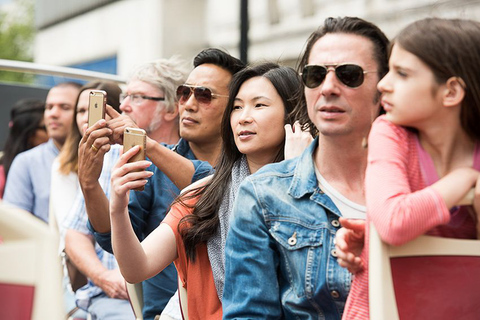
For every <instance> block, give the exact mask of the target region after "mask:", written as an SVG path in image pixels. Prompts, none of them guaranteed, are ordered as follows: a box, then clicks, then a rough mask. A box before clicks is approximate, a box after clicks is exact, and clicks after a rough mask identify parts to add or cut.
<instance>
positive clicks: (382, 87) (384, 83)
mask: <svg viewBox="0 0 480 320" xmlns="http://www.w3.org/2000/svg"><path fill="white" fill-rule="evenodd" d="M389 74H390V72H389V73H387V74H386V75H385V76H384V77H383V78H382V79H381V80H380V81H379V82H378V84H377V89H378V91H380V92H387V91H392V86H391V84H390V82H389V79H390V78H389Z"/></svg>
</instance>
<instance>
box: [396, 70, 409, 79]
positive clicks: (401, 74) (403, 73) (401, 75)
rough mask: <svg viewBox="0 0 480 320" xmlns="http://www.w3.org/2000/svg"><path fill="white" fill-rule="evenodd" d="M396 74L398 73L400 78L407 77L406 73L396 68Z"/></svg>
mask: <svg viewBox="0 0 480 320" xmlns="http://www.w3.org/2000/svg"><path fill="white" fill-rule="evenodd" d="M397 75H399V76H400V77H401V78H406V77H408V74H407V73H406V72H405V71H403V70H397Z"/></svg>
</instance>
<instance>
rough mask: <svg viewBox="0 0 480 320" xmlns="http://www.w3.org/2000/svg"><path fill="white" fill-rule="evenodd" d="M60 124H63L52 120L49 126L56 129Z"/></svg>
mask: <svg viewBox="0 0 480 320" xmlns="http://www.w3.org/2000/svg"><path fill="white" fill-rule="evenodd" d="M60 126H61V125H60V123H58V122H50V123H49V124H47V127H48V128H50V129H56V128H59V127H60Z"/></svg>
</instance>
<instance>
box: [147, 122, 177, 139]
mask: <svg viewBox="0 0 480 320" xmlns="http://www.w3.org/2000/svg"><path fill="white" fill-rule="evenodd" d="M148 136H149V137H150V138H151V139H153V140H155V141H157V142H163V143H166V144H175V143H177V142H178V140H179V139H180V135H179V133H178V125H177V126H176V125H174V124H173V123H168V122H164V123H162V125H161V126H160V127H159V128H158V129H156V130H154V131H152V132H150V133H148Z"/></svg>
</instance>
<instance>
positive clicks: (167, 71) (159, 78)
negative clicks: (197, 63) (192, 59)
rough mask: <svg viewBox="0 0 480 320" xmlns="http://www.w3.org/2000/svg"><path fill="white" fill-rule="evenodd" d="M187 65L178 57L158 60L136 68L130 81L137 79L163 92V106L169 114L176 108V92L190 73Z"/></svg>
mask: <svg viewBox="0 0 480 320" xmlns="http://www.w3.org/2000/svg"><path fill="white" fill-rule="evenodd" d="M189 72H190V71H189V68H188V67H187V63H186V62H185V61H184V60H182V59H180V58H179V57H178V56H173V57H171V58H170V59H158V60H154V61H151V62H148V63H144V64H142V65H140V66H138V67H136V68H135V69H134V70H133V72H132V74H131V77H130V80H133V79H137V80H140V81H144V82H146V83H149V84H151V85H152V86H154V87H157V88H158V89H160V90H162V91H163V92H164V94H165V101H164V103H163V105H164V106H165V109H166V111H167V112H173V111H175V108H176V105H175V103H176V90H177V87H178V86H179V85H181V84H184V83H185V81H186V79H187V75H188V73H189Z"/></svg>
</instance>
